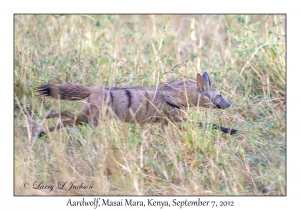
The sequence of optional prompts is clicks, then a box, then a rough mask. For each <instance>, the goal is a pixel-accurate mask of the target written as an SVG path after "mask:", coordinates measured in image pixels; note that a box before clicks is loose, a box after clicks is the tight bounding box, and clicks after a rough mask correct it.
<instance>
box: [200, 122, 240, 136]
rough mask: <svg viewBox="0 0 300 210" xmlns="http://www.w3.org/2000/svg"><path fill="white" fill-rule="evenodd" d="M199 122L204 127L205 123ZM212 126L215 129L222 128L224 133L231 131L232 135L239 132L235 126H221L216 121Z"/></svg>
mask: <svg viewBox="0 0 300 210" xmlns="http://www.w3.org/2000/svg"><path fill="white" fill-rule="evenodd" d="M199 124H200V127H203V124H202V123H201V122H200V123H199ZM211 127H212V128H213V129H220V130H221V131H223V132H224V133H230V135H232V134H236V133H237V132H238V130H236V129H234V128H225V127H222V126H219V125H217V124H215V123H213V124H212V126H211Z"/></svg>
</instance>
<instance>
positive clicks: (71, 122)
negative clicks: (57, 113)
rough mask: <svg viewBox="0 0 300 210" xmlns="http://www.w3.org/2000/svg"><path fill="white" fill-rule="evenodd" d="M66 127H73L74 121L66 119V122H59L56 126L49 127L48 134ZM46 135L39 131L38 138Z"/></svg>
mask: <svg viewBox="0 0 300 210" xmlns="http://www.w3.org/2000/svg"><path fill="white" fill-rule="evenodd" d="M67 125H72V126H73V125H74V120H72V119H66V120H62V121H61V122H59V123H58V124H57V125H56V126H53V127H50V128H48V130H49V132H52V131H54V130H58V129H60V128H63V127H66V126H67ZM44 135H46V133H45V131H40V132H39V134H38V137H39V138H40V137H42V136H44Z"/></svg>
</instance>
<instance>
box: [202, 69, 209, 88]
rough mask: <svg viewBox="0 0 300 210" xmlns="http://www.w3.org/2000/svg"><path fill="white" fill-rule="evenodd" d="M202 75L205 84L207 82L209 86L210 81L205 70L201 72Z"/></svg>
mask: <svg viewBox="0 0 300 210" xmlns="http://www.w3.org/2000/svg"><path fill="white" fill-rule="evenodd" d="M202 77H203V79H204V80H205V81H206V82H207V84H208V85H209V86H211V82H210V79H209V76H208V74H207V73H206V72H204V73H203V74H202Z"/></svg>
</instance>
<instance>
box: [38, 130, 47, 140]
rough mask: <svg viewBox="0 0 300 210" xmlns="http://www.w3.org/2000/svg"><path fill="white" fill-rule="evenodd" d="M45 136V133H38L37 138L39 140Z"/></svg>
mask: <svg viewBox="0 0 300 210" xmlns="http://www.w3.org/2000/svg"><path fill="white" fill-rule="evenodd" d="M45 135H46V133H45V132H44V131H40V132H39V134H38V137H39V138H41V137H43V136H45Z"/></svg>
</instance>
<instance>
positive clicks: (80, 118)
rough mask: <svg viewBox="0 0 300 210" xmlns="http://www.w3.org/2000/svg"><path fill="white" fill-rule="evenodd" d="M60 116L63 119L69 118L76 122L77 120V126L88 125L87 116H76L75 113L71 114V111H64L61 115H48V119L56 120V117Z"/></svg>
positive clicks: (80, 114)
mask: <svg viewBox="0 0 300 210" xmlns="http://www.w3.org/2000/svg"><path fill="white" fill-rule="evenodd" d="M59 116H61V117H67V118H69V119H71V120H75V119H76V124H80V123H88V120H87V118H86V117H85V115H84V114H83V113H82V112H81V113H79V114H78V115H77V116H76V115H75V114H74V113H73V112H71V111H69V110H64V111H62V112H60V113H55V114H52V113H50V114H48V115H47V116H46V119H49V118H54V117H59Z"/></svg>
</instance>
